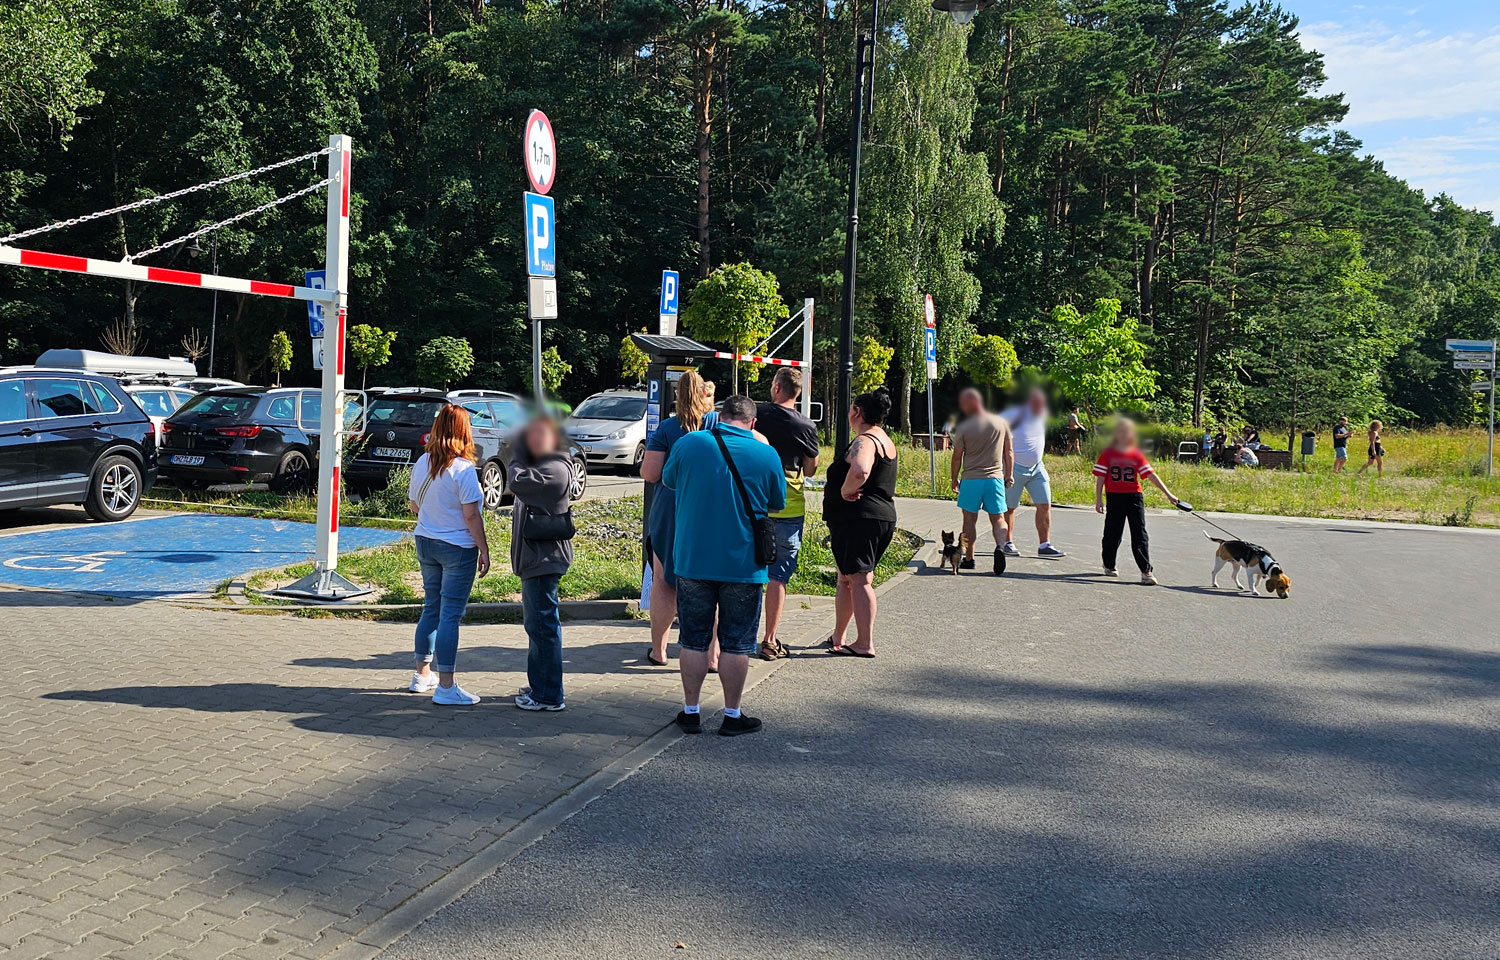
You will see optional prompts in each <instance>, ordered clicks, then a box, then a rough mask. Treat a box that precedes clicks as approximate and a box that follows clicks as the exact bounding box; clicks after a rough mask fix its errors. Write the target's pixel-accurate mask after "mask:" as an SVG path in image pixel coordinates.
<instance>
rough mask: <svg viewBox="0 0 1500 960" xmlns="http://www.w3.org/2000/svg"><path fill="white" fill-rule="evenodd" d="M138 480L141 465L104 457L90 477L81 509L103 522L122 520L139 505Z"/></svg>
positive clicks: (140, 483)
mask: <svg viewBox="0 0 1500 960" xmlns="http://www.w3.org/2000/svg"><path fill="white" fill-rule="evenodd" d="M141 481H142V477H141V468H140V466H139V465H138V464H137V463H136V462H135V461H134V460H132V459H130V458H129V457H122V456H112V457H105V458H104V459H103V460H101V461H99V466H98V467H96V468H94V475H93V476H92V477H90V478H89V495H88V498H87V499H85V500H84V501H83V509H84V510H85V511H87V512H88V515H89V516H91V517H93V518H94V519H95V520H99V521H102V522H105V523H108V522H111V521H114V520H124V519H125V518H126V517H128V516H130V515H131V514H132V513H135V508H136V507H139V506H140V505H141V494H142V492H143V490H142V482H141Z"/></svg>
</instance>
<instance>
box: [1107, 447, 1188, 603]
mask: <svg viewBox="0 0 1500 960" xmlns="http://www.w3.org/2000/svg"><path fill="white" fill-rule="evenodd" d="M1142 477H1150V478H1151V482H1152V483H1154V484H1156V486H1157V487H1158V488H1159V489H1160V490H1161V492H1162V493H1164V494H1166V497H1167V499H1168V500H1170V501H1172V506H1174V507H1175V506H1177V498H1176V497H1174V496H1172V491H1170V490H1168V489H1167V485H1166V484H1165V483H1162V482H1161V477H1158V476H1157V475H1156V471H1155V470H1153V469H1152V468H1151V463H1150V462H1149V461H1148V460H1147V459H1146V455H1145V454H1143V453H1141V450H1140V447H1138V446H1137V445H1136V432H1135V424H1134V423H1133V422H1132V421H1131V420H1129V419H1128V418H1126V417H1121V418H1120V421H1119V422H1118V423H1116V424H1115V435H1114V441H1113V442H1112V443H1111V444H1110V445H1109V446H1107V447H1105V448H1104V450H1103V452H1101V453H1100V454H1099V459H1098V460H1096V461H1094V509H1095V510H1096V511H1098V512H1099V513H1102V514H1104V575H1105V576H1106V577H1118V576H1119V573H1118V572H1116V570H1115V554H1116V553H1118V552H1119V549H1120V538H1121V536H1122V535H1123V534H1124V533H1125V524H1126V523H1127V522H1128V523H1129V524H1130V552H1131V553H1132V554H1133V555H1134V556H1135V565H1136V566H1138V567H1140V568H1141V583H1144V584H1146V585H1147V586H1155V585H1156V577H1155V576H1154V575H1153V574H1152V572H1151V552H1150V546H1149V545H1150V541H1149V540H1148V539H1147V537H1146V498H1145V495H1144V494H1143V493H1142V492H1141V478H1142Z"/></svg>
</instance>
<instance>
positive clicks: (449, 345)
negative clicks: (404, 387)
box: [417, 337, 474, 389]
mask: <svg viewBox="0 0 1500 960" xmlns="http://www.w3.org/2000/svg"><path fill="white" fill-rule="evenodd" d="M472 369H474V348H473V347H471V346H469V341H467V340H465V339H464V338H463V337H434V338H433V339H431V340H429V341H427V342H426V343H424V344H422V346H421V347H420V348H419V349H418V350H417V376H418V377H420V378H421V379H422V380H423V381H424V382H426V383H440V384H442V385H443V388H444V389H447V387H448V386H449V385H450V384H452V383H455V382H457V381H459V380H462V379H463V378H464V377H466V376H468V375H469V371H470V370H472Z"/></svg>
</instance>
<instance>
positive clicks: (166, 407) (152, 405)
mask: <svg viewBox="0 0 1500 960" xmlns="http://www.w3.org/2000/svg"><path fill="white" fill-rule="evenodd" d="M130 395H131V396H132V397H134V398H135V402H136V403H138V404H140V405H141V409H142V410H144V411H146V414H147V415H148V416H152V417H170V416H171V415H172V410H173V406H172V398H171V397H170V396H169V395H168V394H167V392H166V391H165V390H134V391H131V394H130Z"/></svg>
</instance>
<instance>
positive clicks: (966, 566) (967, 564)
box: [958, 557, 974, 570]
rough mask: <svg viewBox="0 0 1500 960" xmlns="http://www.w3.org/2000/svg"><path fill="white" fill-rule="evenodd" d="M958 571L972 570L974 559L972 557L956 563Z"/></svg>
mask: <svg viewBox="0 0 1500 960" xmlns="http://www.w3.org/2000/svg"><path fill="white" fill-rule="evenodd" d="M958 569H960V570H973V569H974V558H973V557H964V558H963V559H962V560H960V561H958Z"/></svg>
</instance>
